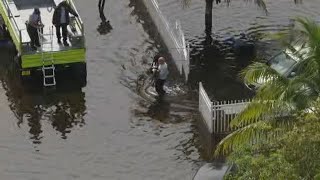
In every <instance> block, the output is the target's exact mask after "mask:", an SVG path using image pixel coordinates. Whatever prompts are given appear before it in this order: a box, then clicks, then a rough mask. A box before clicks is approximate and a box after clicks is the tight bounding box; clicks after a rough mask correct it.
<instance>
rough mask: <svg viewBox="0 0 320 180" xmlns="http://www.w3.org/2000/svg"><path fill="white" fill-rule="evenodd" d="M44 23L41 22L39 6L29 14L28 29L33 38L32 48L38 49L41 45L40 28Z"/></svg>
mask: <svg viewBox="0 0 320 180" xmlns="http://www.w3.org/2000/svg"><path fill="white" fill-rule="evenodd" d="M42 27H43V24H42V22H41V15H40V10H39V8H34V11H33V13H32V14H31V15H30V16H29V21H28V22H27V31H28V34H29V36H30V39H31V44H30V45H31V48H32V49H33V50H36V49H37V47H40V42H39V34H38V29H41V28H42Z"/></svg>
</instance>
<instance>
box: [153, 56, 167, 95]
mask: <svg viewBox="0 0 320 180" xmlns="http://www.w3.org/2000/svg"><path fill="white" fill-rule="evenodd" d="M154 73H158V75H157V79H156V83H155V89H156V91H157V93H158V95H159V97H162V96H163V95H165V93H166V91H165V90H164V89H163V86H164V83H165V82H166V79H167V76H168V74H169V71H168V65H167V63H166V60H165V58H164V57H159V59H158V68H157V69H155V70H154Z"/></svg>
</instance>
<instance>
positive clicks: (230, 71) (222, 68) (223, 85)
mask: <svg viewBox="0 0 320 180" xmlns="http://www.w3.org/2000/svg"><path fill="white" fill-rule="evenodd" d="M197 42H198V43H195V44H193V45H192V46H193V47H191V53H190V56H191V62H190V64H191V68H190V74H189V84H190V85H191V87H192V88H193V89H197V88H198V83H199V82H200V81H201V82H202V83H203V84H204V86H205V88H206V90H207V93H208V94H209V96H210V97H211V98H212V99H216V100H230V99H239V98H244V97H248V96H250V92H249V90H248V89H247V88H246V87H245V85H244V84H243V82H242V80H241V79H240V77H239V72H240V71H241V70H242V69H243V67H245V66H246V65H247V64H248V59H249V57H241V58H239V57H240V56H239V53H238V52H237V51H236V50H235V49H234V48H233V46H232V45H229V44H228V43H226V42H224V41H223V40H221V37H214V36H212V35H210V34H205V35H204V36H202V37H199V38H198V41H197Z"/></svg>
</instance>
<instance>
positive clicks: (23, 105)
mask: <svg viewBox="0 0 320 180" xmlns="http://www.w3.org/2000/svg"><path fill="white" fill-rule="evenodd" d="M0 54H1V56H2V57H4V58H2V60H3V61H1V64H0V80H1V84H2V87H3V89H4V90H5V91H6V96H7V98H8V103H9V107H10V109H11V111H12V112H13V113H14V115H15V116H16V118H17V119H18V121H17V126H18V127H19V128H22V126H25V125H27V126H28V127H29V130H28V133H29V134H30V139H31V140H32V142H33V143H34V144H40V143H41V139H42V138H45V137H44V136H43V131H44V130H43V124H44V123H46V124H51V126H52V128H53V129H55V130H56V131H58V132H59V133H60V136H61V138H62V139H66V138H67V135H68V133H70V132H71V130H72V129H73V128H77V127H78V128H81V127H82V126H84V125H85V121H84V116H85V114H86V105H85V93H84V92H82V90H81V88H80V87H79V86H78V85H77V84H72V83H70V82H73V81H72V78H71V76H70V77H69V76H68V73H66V74H64V73H62V74H59V76H60V77H59V76H58V77H57V82H60V84H59V86H57V87H56V88H55V89H44V88H43V87H42V84H41V83H39V82H41V80H39V79H36V80H34V81H30V82H28V83H29V84H26V85H22V84H21V82H20V81H19V79H18V77H17V75H16V73H15V72H14V67H13V65H12V63H11V62H12V61H13V53H10V52H8V51H3V50H0ZM62 79H63V80H62ZM59 80H60V81H59Z"/></svg>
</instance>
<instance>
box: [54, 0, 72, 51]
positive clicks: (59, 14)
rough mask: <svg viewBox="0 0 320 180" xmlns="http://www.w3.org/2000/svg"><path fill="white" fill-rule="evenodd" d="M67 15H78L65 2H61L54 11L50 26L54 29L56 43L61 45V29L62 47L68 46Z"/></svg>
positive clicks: (68, 19) (68, 18)
mask: <svg viewBox="0 0 320 180" xmlns="http://www.w3.org/2000/svg"><path fill="white" fill-rule="evenodd" d="M69 13H70V14H72V15H74V16H75V17H78V14H77V13H76V12H75V11H74V10H73V9H72V8H71V6H70V5H69V4H68V3H67V2H66V1H62V2H61V3H60V4H59V5H58V6H57V7H56V8H55V10H54V12H53V17H52V24H53V25H54V26H55V27H56V35H57V39H58V43H59V44H61V33H60V28H61V29H62V37H63V45H65V46H69V44H68V42H67V39H68V29H67V27H68V25H69V22H70V16H69Z"/></svg>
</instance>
